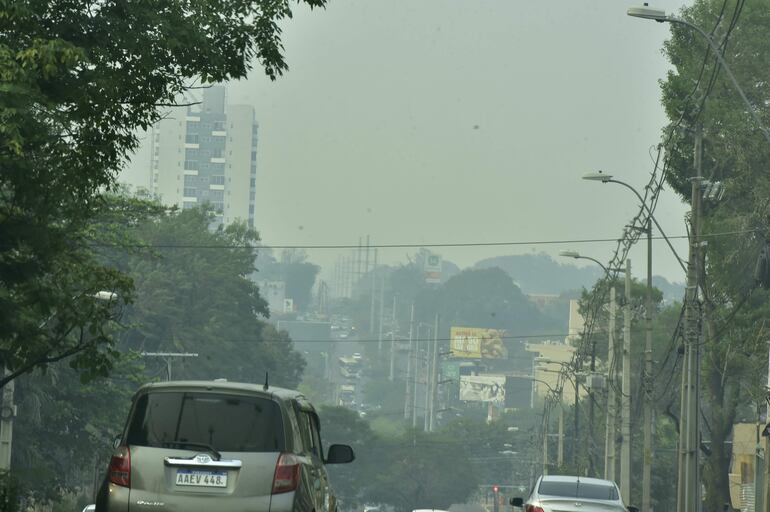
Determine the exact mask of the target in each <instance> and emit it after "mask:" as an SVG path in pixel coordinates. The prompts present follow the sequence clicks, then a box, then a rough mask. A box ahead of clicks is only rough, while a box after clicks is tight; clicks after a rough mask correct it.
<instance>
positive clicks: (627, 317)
mask: <svg viewBox="0 0 770 512" xmlns="http://www.w3.org/2000/svg"><path fill="white" fill-rule="evenodd" d="M586 179H590V180H596V181H602V182H605V183H606V182H607V181H608V180H610V179H612V176H610V175H607V174H602V173H594V174H592V175H590V176H589V177H588V178H586ZM560 254H561V255H562V256H566V257H569V258H575V259H587V260H590V261H593V262H595V263H596V264H598V265H599V266H600V267H602V268H603V269H604V272H605V273H606V274H607V275H608V276H609V274H610V271H611V270H614V271H620V269H615V268H607V267H605V266H604V265H602V263H601V262H599V261H598V260H596V259H594V258H591V257H588V256H582V255H581V254H579V253H578V252H576V251H562V252H561V253H560ZM625 274H626V275H625V294H626V304H625V307H624V308H623V309H624V330H623V332H624V336H623V373H622V375H623V384H622V390H623V400H622V408H621V413H622V421H621V426H622V430H623V432H624V434H623V436H622V440H623V443H622V445H621V478H620V484H621V492H622V494H623V496H624V499H626V500H628V499H629V494H630V470H631V466H630V464H631V454H630V439H631V434H630V430H631V424H630V421H631V403H630V397H631V394H630V393H631V300H630V299H631V262H630V261H629V260H626V268H625ZM608 353H609V365H610V368H614V366H615V286H614V284H613V285H611V286H610V319H609V329H608ZM595 370H596V344H595V341H594V343H593V345H592V350H591V372H594V371H595ZM608 377H609V378H610V379H611V378H612V376H611V375H608ZM593 405H594V401H593V400H591V401H590V406H591V412H590V416H589V419H590V421H591V429H590V430H591V431H592V432H593V418H594V416H593ZM615 405H616V404H615V390H614V386H612V385H610V386H609V387H608V392H607V418H606V431H605V432H606V433H605V440H604V442H605V451H604V477H605V478H606V479H609V480H613V481H614V480H615V436H614V431H615V425H616V423H617V420H616V409H615Z"/></svg>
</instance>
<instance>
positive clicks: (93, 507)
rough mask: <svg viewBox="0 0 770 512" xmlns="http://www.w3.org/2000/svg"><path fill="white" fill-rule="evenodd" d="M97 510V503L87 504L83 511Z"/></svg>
mask: <svg viewBox="0 0 770 512" xmlns="http://www.w3.org/2000/svg"><path fill="white" fill-rule="evenodd" d="M95 510H96V505H86V508H84V509H83V512H94V511H95Z"/></svg>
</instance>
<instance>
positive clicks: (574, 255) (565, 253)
mask: <svg viewBox="0 0 770 512" xmlns="http://www.w3.org/2000/svg"><path fill="white" fill-rule="evenodd" d="M559 256H564V257H565V258H573V259H576V260H590V261H593V262H594V263H596V264H597V265H599V266H600V267H602V270H604V272H605V273H606V274H609V273H610V271H609V269H608V268H607V266H606V265H604V264H603V263H602V262H601V261H599V260H597V259H595V258H592V257H590V256H583V255H582V254H580V253H579V252H577V251H559Z"/></svg>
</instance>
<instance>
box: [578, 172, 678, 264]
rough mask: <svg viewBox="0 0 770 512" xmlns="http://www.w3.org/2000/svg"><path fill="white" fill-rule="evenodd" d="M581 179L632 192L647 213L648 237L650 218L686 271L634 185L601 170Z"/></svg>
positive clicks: (589, 173)
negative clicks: (617, 186)
mask: <svg viewBox="0 0 770 512" xmlns="http://www.w3.org/2000/svg"><path fill="white" fill-rule="evenodd" d="M583 179H584V180H586V181H601V182H602V183H617V184H618V185H621V186H623V187H626V188H627V189H628V190H630V191H631V192H633V193H634V195H635V196H636V198H637V199H639V202H640V203H641V205H642V208H644V209H645V211H646V212H647V215H648V217H649V219H647V228H646V229H647V230H648V231H646V233H648V238H651V235H650V232H649V229H650V225H649V224H650V222H649V221H650V219H651V220H652V222H654V223H655V227H656V228H658V231H659V232H660V234H661V236H662V237H663V239H664V240H665V241H666V243H667V244H668V248H669V249H671V252H672V253H674V257H675V258H676V261H677V263H679V266H680V267H682V270H683V271H684V272H687V267H686V266H685V264H684V263H683V262H682V258H680V257H679V254H678V253H677V252H676V249H674V246H673V245H672V244H671V241H670V240H669V239H668V236H666V233H665V232H664V231H663V228H661V227H660V224H659V223H658V219H656V218H655V216H654V215H653V214H652V210H650V207H649V206H647V203H646V202H645V200H644V198H643V197H642V195H641V194H640V193H639V192H638V191H637V190H636V189H635V188H634V187H632V186H631V185H629V184H628V183H626V182H625V181H620V180H618V179H615V178H614V177H613V176H612V174H605V173H603V172H602V171H597V172H588V173H586V174H584V175H583ZM565 252H569V251H565ZM587 259H590V258H587ZM593 261H596V260H593ZM602 266H603V265H602ZM606 270H607V269H606V268H605V271H606Z"/></svg>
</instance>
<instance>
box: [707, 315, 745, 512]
mask: <svg viewBox="0 0 770 512" xmlns="http://www.w3.org/2000/svg"><path fill="white" fill-rule="evenodd" d="M709 309H711V308H709V307H708V306H707V312H706V338H707V339H706V343H705V345H706V346H707V347H709V348H710V352H711V354H712V356H713V359H712V361H710V362H709V363H708V364H706V365H705V368H704V372H703V375H704V377H705V380H706V386H705V389H704V391H705V396H704V398H705V401H704V402H703V403H705V404H707V405H708V406H709V407H708V408H707V409H706V411H705V414H706V416H707V417H708V418H709V426H710V427H711V430H710V436H709V437H710V440H711V445H710V450H711V453H710V454H709V455H708V456H706V457H705V467H704V475H703V484H704V486H705V489H706V496H705V510H706V511H707V512H723V511H724V510H732V507H731V506H730V476H729V474H730V459H731V457H732V445H731V444H727V441H728V439H729V437H730V434H731V433H732V430H733V423H734V422H735V417H736V414H737V402H738V396H737V393H736V392H734V391H732V390H731V389H728V387H730V386H729V383H728V377H727V376H724V375H723V371H724V367H725V364H724V363H725V362H724V361H723V360H722V358H724V357H729V354H725V353H723V352H722V351H721V350H718V349H716V347H714V346H713V343H714V342H715V340H714V339H713V337H712V334H713V333H714V332H715V331H714V323H713V321H712V317H711V315H709V313H710V311H709ZM720 356H721V357H720ZM725 505H727V506H728V508H727V509H725Z"/></svg>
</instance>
